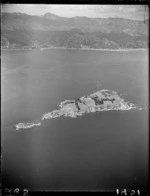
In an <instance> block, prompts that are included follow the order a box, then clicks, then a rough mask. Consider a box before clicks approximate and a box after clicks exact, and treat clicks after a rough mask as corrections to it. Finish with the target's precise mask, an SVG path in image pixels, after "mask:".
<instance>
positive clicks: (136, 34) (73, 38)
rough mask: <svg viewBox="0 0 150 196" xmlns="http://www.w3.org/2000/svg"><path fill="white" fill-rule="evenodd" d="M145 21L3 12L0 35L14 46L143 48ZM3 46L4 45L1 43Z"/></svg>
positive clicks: (145, 32)
mask: <svg viewBox="0 0 150 196" xmlns="http://www.w3.org/2000/svg"><path fill="white" fill-rule="evenodd" d="M148 22H149V21H148V20H147V21H146V22H145V23H144V22H142V21H133V20H128V19H121V18H107V19H102V18H87V17H73V18H65V17H60V16H56V15H54V14H51V13H47V14H45V15H43V16H30V15H27V14H19V13H2V36H3V38H4V39H7V40H8V42H9V43H10V45H9V47H10V48H11V44H17V46H18V47H19V45H20V47H22V46H27V45H29V46H32V42H33V41H36V42H37V43H38V45H39V46H41V47H42V46H43V45H46V46H48V45H51V46H59V47H66V48H84V47H88V48H112V49H113V48H146V47H147V46H148ZM2 47H7V43H6V42H5V44H4V42H3V45H2Z"/></svg>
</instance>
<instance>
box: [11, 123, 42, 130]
mask: <svg viewBox="0 0 150 196" xmlns="http://www.w3.org/2000/svg"><path fill="white" fill-rule="evenodd" d="M35 126H41V122H37V123H28V122H27V123H18V124H17V125H16V126H15V127H16V130H19V129H29V128H33V127H35Z"/></svg>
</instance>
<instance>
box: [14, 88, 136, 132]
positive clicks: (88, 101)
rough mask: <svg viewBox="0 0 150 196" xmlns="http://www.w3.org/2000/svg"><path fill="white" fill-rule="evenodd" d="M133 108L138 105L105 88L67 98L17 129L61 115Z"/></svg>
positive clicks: (30, 126)
mask: <svg viewBox="0 0 150 196" xmlns="http://www.w3.org/2000/svg"><path fill="white" fill-rule="evenodd" d="M133 108H136V106H135V105H134V104H132V103H129V102H125V101H124V99H123V98H121V97H120V95H119V94H118V93H117V92H115V91H109V90H107V89H104V90H101V91H97V92H95V93H93V94H91V95H89V96H83V97H81V98H78V99H75V100H65V101H63V102H61V103H60V105H59V109H58V110H53V111H52V112H49V113H46V114H43V116H42V118H41V121H40V122H38V123H19V124H17V125H16V130H19V129H27V128H32V127H34V126H40V125H41V122H42V121H43V120H46V119H52V118H58V117H61V116H64V117H71V118H76V117H77V116H82V115H83V114H85V113H91V112H101V111H109V110H131V109H133Z"/></svg>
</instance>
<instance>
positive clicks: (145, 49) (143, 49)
mask: <svg viewBox="0 0 150 196" xmlns="http://www.w3.org/2000/svg"><path fill="white" fill-rule="evenodd" d="M49 49H50V50H54V49H55V50H57V49H62V50H89V51H90V50H94V51H108V52H109V51H112V52H113V51H114V52H131V51H141V50H142V51H148V50H149V48H119V49H109V48H105V49H104V48H98V49H97V48H63V47H52V48H35V49H3V48H2V49H1V50H2V51H18V50H19V51H22V50H23V51H24V50H27V51H30V50H39V51H43V50H49Z"/></svg>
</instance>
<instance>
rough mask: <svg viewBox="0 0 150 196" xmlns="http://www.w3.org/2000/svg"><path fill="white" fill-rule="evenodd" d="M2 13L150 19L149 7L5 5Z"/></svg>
mask: <svg viewBox="0 0 150 196" xmlns="http://www.w3.org/2000/svg"><path fill="white" fill-rule="evenodd" d="M2 12H21V13H26V14H29V15H43V14H45V13H48V12H50V13H52V14H56V15H58V16H63V17H69V18H70V17H74V16H86V17H91V18H108V17H119V18H127V19H133V20H144V12H145V18H148V15H149V13H148V12H149V8H148V6H147V5H119V4H118V5H100V4H99V5H87V4H86V5H85V4H84V5H81V4H80V5H77V4H74V5H69V4H64V5H62V4H48V5H47V4H3V5H2Z"/></svg>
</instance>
